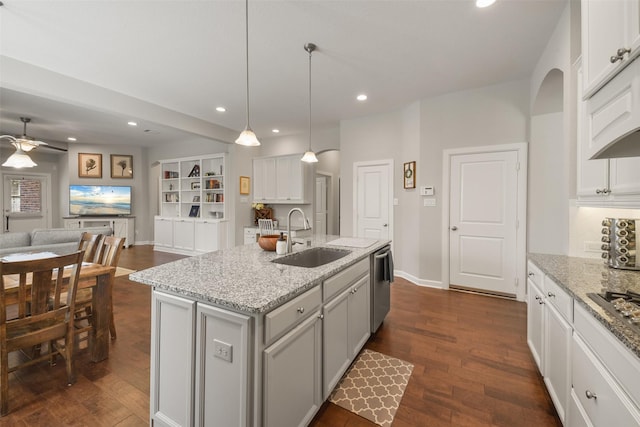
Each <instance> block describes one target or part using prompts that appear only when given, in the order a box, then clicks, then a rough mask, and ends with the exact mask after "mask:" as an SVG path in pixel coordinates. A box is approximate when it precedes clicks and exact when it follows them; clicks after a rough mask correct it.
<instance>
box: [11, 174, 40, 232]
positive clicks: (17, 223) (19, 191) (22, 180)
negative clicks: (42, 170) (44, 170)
mask: <svg viewBox="0 0 640 427" xmlns="http://www.w3.org/2000/svg"><path fill="white" fill-rule="evenodd" d="M3 181H4V200H3V207H4V215H3V225H4V227H3V231H4V232H15V231H31V230H33V229H34V228H49V227H51V213H50V212H51V210H50V207H49V203H50V202H49V197H48V196H49V191H50V190H49V177H48V176H47V175H29V174H22V175H9V174H6V175H4V180H3Z"/></svg>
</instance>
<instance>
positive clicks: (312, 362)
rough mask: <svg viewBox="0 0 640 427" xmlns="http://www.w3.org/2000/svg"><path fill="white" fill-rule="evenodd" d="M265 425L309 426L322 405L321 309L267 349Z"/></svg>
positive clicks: (265, 356)
mask: <svg viewBox="0 0 640 427" xmlns="http://www.w3.org/2000/svg"><path fill="white" fill-rule="evenodd" d="M263 354H264V357H263V361H264V365H263V369H264V378H263V381H264V384H263V389H264V408H263V409H264V411H263V413H264V416H263V425H264V426H265V427H283V426H290V427H294V426H306V425H307V424H308V423H309V422H310V421H311V419H312V418H313V416H314V415H315V413H316V412H317V411H318V409H320V405H322V402H323V399H322V320H321V316H320V311H319V310H317V311H315V312H313V313H312V315H311V316H310V317H308V318H307V320H305V321H303V322H302V323H301V324H300V325H298V326H296V327H295V328H294V329H293V330H292V331H290V332H289V333H287V334H286V335H285V336H283V337H282V338H280V339H279V340H277V341H276V342H275V343H274V344H272V345H271V346H269V347H267V348H266V349H265V350H264V353H263Z"/></svg>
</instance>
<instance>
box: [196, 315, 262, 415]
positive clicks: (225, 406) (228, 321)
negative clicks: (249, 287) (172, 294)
mask: <svg viewBox="0 0 640 427" xmlns="http://www.w3.org/2000/svg"><path fill="white" fill-rule="evenodd" d="M196 313H197V314H196V337H197V338H196V367H195V396H196V399H195V425H196V426H216V425H220V426H245V425H248V423H247V420H248V419H249V416H250V414H249V405H248V404H247V402H248V401H249V395H250V388H251V387H250V380H249V376H248V372H249V335H250V332H251V325H252V318H250V317H248V316H245V315H242V314H239V313H232V312H229V311H227V310H222V309H220V308H217V307H212V306H210V305H207V304H202V303H198V305H197V310H196Z"/></svg>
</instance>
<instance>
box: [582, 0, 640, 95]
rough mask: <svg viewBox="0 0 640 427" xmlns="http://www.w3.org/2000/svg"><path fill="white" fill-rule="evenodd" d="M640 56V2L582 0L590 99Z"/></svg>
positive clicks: (586, 73) (585, 86) (583, 33)
mask: <svg viewBox="0 0 640 427" xmlns="http://www.w3.org/2000/svg"><path fill="white" fill-rule="evenodd" d="M639 53H640V1H638V0H582V57H583V60H584V65H585V67H584V82H583V88H584V95H585V97H590V96H592V95H593V94H594V93H596V91H597V90H598V89H599V88H601V87H602V86H603V85H604V84H605V83H607V81H609V80H610V79H611V78H612V77H613V76H614V75H616V74H617V73H618V72H620V70H622V69H623V68H624V67H626V66H627V65H628V64H629V63H630V62H631V61H632V60H633V58H635V57H636V56H638V54H639Z"/></svg>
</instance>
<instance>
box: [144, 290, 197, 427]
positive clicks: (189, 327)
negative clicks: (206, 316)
mask: <svg viewBox="0 0 640 427" xmlns="http://www.w3.org/2000/svg"><path fill="white" fill-rule="evenodd" d="M195 306H196V303H195V301H192V300H188V299H186V298H180V297H177V296H174V295H170V294H166V293H163V292H157V291H154V292H153V302H152V305H151V324H152V329H153V330H154V331H155V333H154V334H152V335H151V373H152V374H151V425H153V426H184V427H188V426H192V425H193V373H194V363H193V350H194V327H193V326H194V316H195Z"/></svg>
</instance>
